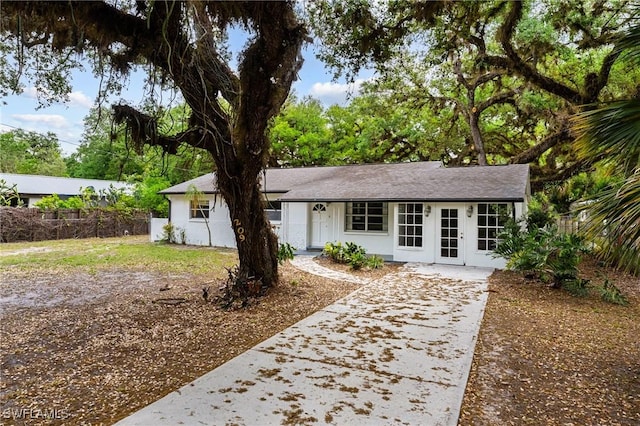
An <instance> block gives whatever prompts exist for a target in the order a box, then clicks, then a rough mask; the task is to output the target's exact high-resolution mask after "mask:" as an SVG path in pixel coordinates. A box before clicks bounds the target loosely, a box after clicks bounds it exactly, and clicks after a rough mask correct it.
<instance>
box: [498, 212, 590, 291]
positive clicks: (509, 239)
mask: <svg viewBox="0 0 640 426" xmlns="http://www.w3.org/2000/svg"><path fill="white" fill-rule="evenodd" d="M535 214H536V215H537V214H538V213H535ZM525 221H526V223H527V225H528V226H527V227H526V230H523V229H522V226H521V224H522V221H520V222H515V221H509V222H508V223H507V225H506V226H505V228H504V231H503V232H502V233H501V234H500V236H499V237H500V240H499V242H498V245H497V247H496V249H495V251H494V253H495V254H494V255H496V256H500V257H503V258H505V259H507V268H508V269H512V270H515V271H520V272H522V273H523V274H524V275H525V276H533V277H538V278H539V279H540V280H542V281H544V282H550V283H551V284H552V285H553V287H554V288H565V289H567V290H568V291H570V292H571V293H572V294H582V293H585V292H586V291H588V290H587V287H588V286H587V284H588V283H587V282H583V281H582V280H580V279H579V278H578V265H579V263H580V258H581V254H582V253H585V252H586V251H588V248H587V246H586V245H585V243H584V240H583V239H582V238H581V237H579V236H577V235H573V234H561V233H559V232H558V228H557V227H556V226H555V225H552V224H549V223H546V224H545V225H544V226H543V227H538V224H539V223H544V222H538V221H537V220H531V221H530V220H527V219H525ZM585 294H586V293H585Z"/></svg>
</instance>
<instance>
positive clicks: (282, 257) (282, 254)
mask: <svg viewBox="0 0 640 426" xmlns="http://www.w3.org/2000/svg"><path fill="white" fill-rule="evenodd" d="M295 251H296V248H295V247H293V246H292V245H291V244H289V243H283V244H280V246H279V247H278V263H279V264H281V265H282V264H283V263H284V262H286V261H287V260H291V259H293V253H294V252H295Z"/></svg>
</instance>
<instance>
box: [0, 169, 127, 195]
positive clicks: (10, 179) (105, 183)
mask: <svg viewBox="0 0 640 426" xmlns="http://www.w3.org/2000/svg"><path fill="white" fill-rule="evenodd" d="M0 179H2V180H4V181H5V182H6V183H7V184H8V185H10V186H12V185H16V187H17V189H18V192H19V193H20V194H22V195H52V194H58V195H69V196H74V195H80V188H87V187H89V186H92V187H93V189H95V191H96V192H98V191H100V190H108V189H109V186H111V185H113V186H114V187H115V188H116V189H131V188H132V185H130V184H128V183H126V182H118V181H115V180H101V179H78V178H67V177H57V176H41V175H22V174H16V173H0Z"/></svg>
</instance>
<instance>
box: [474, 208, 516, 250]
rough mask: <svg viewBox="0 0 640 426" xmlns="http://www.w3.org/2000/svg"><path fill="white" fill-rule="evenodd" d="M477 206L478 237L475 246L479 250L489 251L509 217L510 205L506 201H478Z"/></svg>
mask: <svg viewBox="0 0 640 426" xmlns="http://www.w3.org/2000/svg"><path fill="white" fill-rule="evenodd" d="M477 207H478V212H477V213H476V216H477V218H476V226H477V230H478V237H477V239H476V248H477V249H478V251H480V252H489V251H492V250H493V249H494V248H496V246H497V244H498V235H499V234H500V232H502V230H503V229H504V226H505V223H506V221H507V219H508V218H509V217H510V214H511V206H510V205H509V204H508V203H478V206H477Z"/></svg>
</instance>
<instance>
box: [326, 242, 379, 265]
mask: <svg viewBox="0 0 640 426" xmlns="http://www.w3.org/2000/svg"><path fill="white" fill-rule="evenodd" d="M322 254H323V255H324V256H327V257H328V258H329V259H331V260H332V261H334V262H336V263H346V264H348V265H349V266H351V268H352V269H354V270H359V269H362V268H363V267H365V266H366V267H369V268H372V269H375V268H381V267H382V266H383V265H384V260H382V258H381V257H380V256H375V255H374V256H370V257H367V251H366V249H365V248H364V247H362V246H359V245H357V244H356V243H352V242H346V243H344V245H343V244H342V243H341V242H340V241H338V242H335V243H332V242H327V243H326V244H325V245H324V250H323V251H322Z"/></svg>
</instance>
